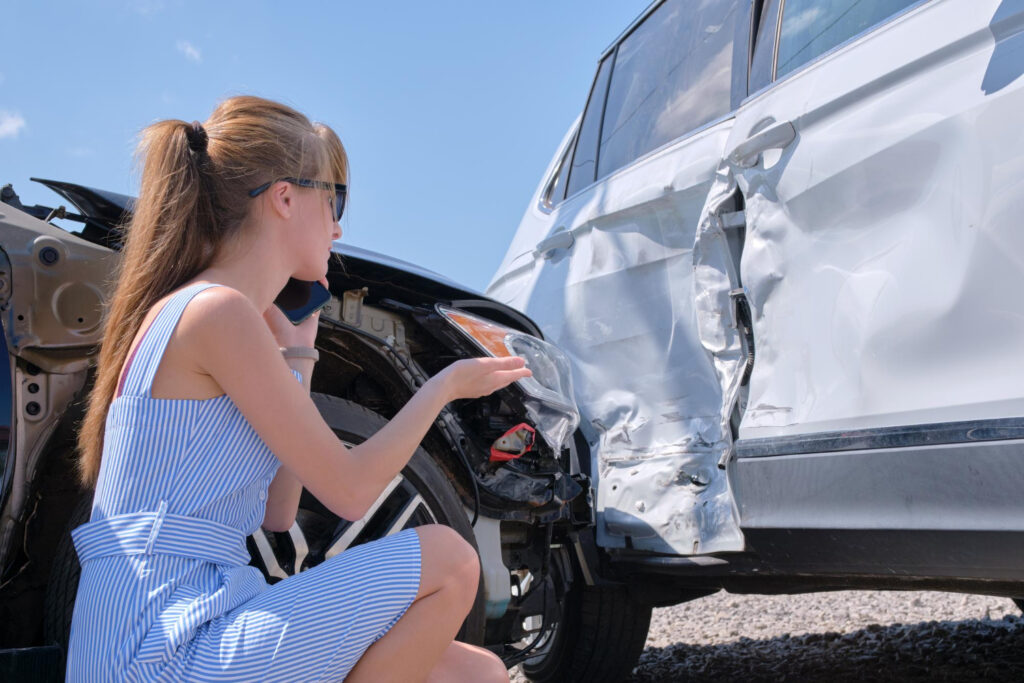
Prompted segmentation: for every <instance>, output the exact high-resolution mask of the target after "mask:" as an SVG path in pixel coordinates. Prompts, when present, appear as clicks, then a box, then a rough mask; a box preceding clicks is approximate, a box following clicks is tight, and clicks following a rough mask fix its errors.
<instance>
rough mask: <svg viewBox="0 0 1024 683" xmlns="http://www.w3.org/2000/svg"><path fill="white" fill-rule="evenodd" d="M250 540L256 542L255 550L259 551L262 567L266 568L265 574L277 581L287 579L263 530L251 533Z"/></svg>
mask: <svg viewBox="0 0 1024 683" xmlns="http://www.w3.org/2000/svg"><path fill="white" fill-rule="evenodd" d="M252 540H254V541H256V548H257V549H258V550H259V551H260V558H262V560H263V566H265V567H266V568H267V573H268V574H270V575H271V576H276V577H278V578H279V579H286V578H288V574H287V572H285V570H284V569H283V568H282V567H281V565H280V563H279V562H278V561H277V556H276V555H274V551H273V549H271V547H270V541H268V540H267V535H266V533H264V531H263V529H257V530H256V531H255V532H253V535H252Z"/></svg>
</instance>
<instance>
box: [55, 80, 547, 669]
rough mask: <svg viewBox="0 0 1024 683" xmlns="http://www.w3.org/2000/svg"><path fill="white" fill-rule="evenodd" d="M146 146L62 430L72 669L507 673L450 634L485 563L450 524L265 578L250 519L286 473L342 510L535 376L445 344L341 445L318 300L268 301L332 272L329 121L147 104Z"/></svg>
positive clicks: (266, 508) (286, 520) (294, 500)
mask: <svg viewBox="0 0 1024 683" xmlns="http://www.w3.org/2000/svg"><path fill="white" fill-rule="evenodd" d="M139 153H140V155H141V157H142V158H143V160H144V163H143V171H142V179H141V187H140V192H139V199H138V202H137V204H136V205H135V208H134V212H133V218H132V220H131V223H130V225H129V226H128V230H127V237H126V241H125V245H124V249H123V253H122V260H121V262H120V265H119V271H118V274H117V280H116V284H115V288H114V294H113V297H112V300H111V305H110V308H109V309H108V311H107V312H106V318H105V322H104V335H103V344H102V347H101V352H100V357H99V362H98V372H97V376H96V382H95V385H94V388H93V390H92V392H91V394H90V396H89V401H88V409H87V413H86V416H85V418H84V420H83V423H82V428H81V429H80V432H79V450H80V453H81V478H82V481H83V483H85V484H86V485H88V486H92V485H95V487H96V494H95V499H94V502H93V508H92V516H91V518H90V521H89V522H88V523H86V524H83V525H81V526H79V527H78V528H76V529H75V530H74V531H73V533H72V538H73V540H74V543H75V548H76V550H77V552H78V555H79V559H80V560H81V563H82V574H81V579H80V582H79V586H78V593H77V598H76V601H75V609H74V614H73V618H72V625H71V639H70V644H69V652H68V669H67V678H68V680H88V681H100V680H147V681H148V680H183V679H187V680H218V681H223V680H257V679H259V680H290V681H295V680H321V681H326V680H342V679H346V680H349V681H375V682H376V681H392V680H394V681H412V680H424V679H427V680H472V681H484V680H499V681H507V680H508V675H507V673H506V671H505V667H504V665H503V664H502V663H501V660H500V659H499V658H498V657H497V656H496V655H494V654H492V653H491V652H489V651H487V650H484V649H482V648H476V647H471V646H469V645H466V644H464V643H459V642H455V641H453V638H454V636H455V634H456V632H457V631H458V629H459V627H460V626H461V624H462V621H463V619H464V618H465V616H466V614H467V612H468V611H469V609H470V607H471V605H472V603H473V600H474V597H475V595H476V588H477V580H478V577H479V572H480V567H479V559H478V558H477V556H476V554H475V551H473V549H472V546H470V545H469V544H468V543H466V542H465V541H464V540H463V539H462V537H461V536H459V535H458V534H457V533H456V532H455V531H453V530H452V529H450V528H449V527H446V526H442V525H436V524H432V525H426V526H420V527H417V528H415V529H405V530H403V531H401V532H399V533H397V534H393V535H391V536H387V537H385V538H382V539H378V540H376V541H373V542H370V543H365V544H362V545H360V546H356V547H354V548H350V549H349V550H347V551H345V552H343V553H341V554H340V555H338V556H336V557H333V558H331V559H329V560H327V561H325V562H323V563H322V564H320V565H318V566H316V567H313V568H312V569H310V570H307V571H304V572H301V573H299V574H296V575H295V576H292V577H289V578H287V579H284V580H282V581H280V582H278V583H276V584H274V585H272V586H268V585H267V583H266V582H265V581H264V579H263V576H262V574H260V573H259V571H258V570H257V569H255V568H254V567H251V566H249V565H248V564H247V563H248V553H247V552H246V549H245V537H246V536H247V535H248V534H250V533H252V532H253V531H255V530H256V528H257V527H258V526H259V525H260V524H261V523H262V525H263V526H264V527H265V528H267V529H269V530H277V531H281V530H286V529H288V528H289V527H290V526H291V524H292V522H293V521H294V519H295V514H296V509H297V507H298V502H299V494H300V492H301V490H302V487H303V486H305V487H306V488H307V489H308V490H309V491H310V492H311V493H312V494H313V495H315V496H316V497H317V498H318V499H319V500H320V501H321V502H323V504H324V505H326V506H327V507H328V508H330V509H331V510H332V511H334V512H335V513H337V514H338V515H339V516H341V517H344V518H346V519H359V518H360V517H362V515H363V513H364V511H365V510H366V509H367V508H368V507H369V505H370V504H371V503H372V501H374V500H375V499H376V497H377V496H378V494H379V493H380V492H381V491H382V490H383V489H384V487H385V485H386V484H387V483H388V482H390V481H391V479H392V478H393V477H394V476H395V475H396V474H397V473H398V472H399V471H400V470H401V469H402V468H403V466H405V464H406V463H407V462H408V460H409V458H410V457H411V456H412V453H413V451H414V449H415V448H416V446H417V444H418V443H419V442H420V440H421V439H422V438H423V437H424V436H425V434H426V432H427V430H428V429H429V427H430V425H431V424H432V423H433V421H434V420H435V418H436V417H437V415H438V413H439V411H440V410H441V408H442V407H443V406H444V405H445V404H446V403H447V402H448V401H451V400H453V399H456V398H473V397H478V396H483V395H486V394H488V393H491V392H492V391H495V390H496V389H499V388H501V387H503V386H506V385H508V384H509V383H511V382H513V381H515V380H516V379H519V378H521V377H527V376H529V375H530V374H531V373H530V371H529V370H528V369H527V368H525V367H524V361H523V359H522V358H504V359H494V358H487V359H467V360H460V361H458V362H456V363H453V364H452V365H450V366H448V367H447V368H445V370H443V371H442V372H440V373H439V374H437V375H435V376H434V377H432V378H431V379H430V380H429V381H428V382H427V383H426V384H425V385H424V386H423V387H422V388H421V389H420V390H419V391H418V392H417V393H416V394H415V396H413V397H412V399H410V400H409V402H408V403H407V404H406V405H405V406H404V407H403V408H402V409H401V411H399V412H398V414H397V415H395V417H394V419H392V420H391V422H390V423H389V424H388V425H387V426H386V427H384V428H383V429H381V430H380V431H379V432H378V433H377V434H375V435H374V436H373V437H372V438H370V439H369V440H367V441H366V442H365V443H362V444H359V445H358V446H355V447H353V448H351V449H348V448H346V447H345V446H344V445H343V444H342V443H341V442H340V441H339V440H338V438H337V437H336V436H335V434H334V432H333V431H332V430H331V428H330V427H329V426H328V425H327V424H326V423H325V422H324V420H323V419H322V418H321V417H320V414H319V412H318V411H317V409H316V407H315V406H314V404H313V402H312V400H311V399H310V398H309V378H310V375H311V373H312V371H313V364H314V362H315V356H316V355H317V353H316V350H315V349H314V348H313V346H314V341H315V337H316V332H317V327H318V319H319V314H314V315H313V316H312V317H310V318H308V319H307V320H305V321H304V322H302V323H301V324H299V325H292V323H291V322H290V321H288V319H287V318H286V317H285V316H284V315H283V314H282V313H281V311H280V310H278V308H277V307H276V306H275V305H273V303H272V302H273V300H274V298H275V297H276V296H277V294H278V292H279V291H280V290H281V289H282V288H283V287H284V285H285V283H286V282H287V281H288V278H289V277H295V278H297V279H300V280H319V281H320V282H321V283H323V284H325V285H326V284H327V281H326V272H327V265H328V261H329V258H330V255H331V242H332V241H333V240H334V239H336V238H338V237H340V236H341V230H340V228H339V225H338V220H339V219H340V217H341V212H342V210H343V208H344V196H345V194H344V190H345V187H344V184H345V183H346V182H347V176H348V162H347V157H346V154H345V150H344V148H343V147H342V145H341V142H340V141H339V140H338V137H337V136H336V135H335V134H334V132H333V131H332V130H331V129H330V128H328V127H326V126H324V125H322V124H312V123H311V122H310V121H309V120H308V119H307V118H306V117H305V116H303V115H302V114H300V113H299V112H297V111H295V110H293V109H291V108H289V107H287V106H284V105H282V104H279V103H276V102H272V101H268V100H265V99H261V98H257V97H249V96H241V97H232V98H229V99H227V100H225V101H223V102H222V103H221V104H220V105H219V106H218V107H217V108H216V110H215V111H214V112H213V114H212V115H211V116H210V118H209V119H208V120H207V121H206V122H205V123H203V124H200V123H199V122H193V123H192V124H188V123H186V122H184V121H178V120H167V121H160V122H157V123H155V124H153V125H151V126H149V127H148V128H146V129H145V131H144V132H143V137H142V142H141V144H140V148H139ZM282 347H284V348H283V349H282ZM282 351H284V353H282ZM296 380H298V381H296ZM346 677H347V678H346Z"/></svg>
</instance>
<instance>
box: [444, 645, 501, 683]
mask: <svg viewBox="0 0 1024 683" xmlns="http://www.w3.org/2000/svg"><path fill="white" fill-rule="evenodd" d="M508 680H509V678H508V669H506V668H505V663H504V662H502V661H501V657H499V656H498V655H496V654H494V653H493V652H491V651H490V650H487V649H484V648H482V647H476V646H475V645H467V644H466V643H460V642H459V641H457V640H453V641H452V643H451V644H450V645H449V646H448V649H447V650H445V651H444V654H442V655H441V660H440V661H439V662H438V663H437V666H435V667H434V668H433V670H432V671H431V672H430V674H429V675H428V676H427V683H450V682H453V681H495V683H508Z"/></svg>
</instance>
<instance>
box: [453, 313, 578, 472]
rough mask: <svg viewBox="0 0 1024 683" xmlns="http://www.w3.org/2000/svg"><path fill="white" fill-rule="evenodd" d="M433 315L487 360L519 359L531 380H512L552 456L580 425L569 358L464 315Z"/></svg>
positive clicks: (535, 340) (534, 340) (550, 346)
mask: <svg viewBox="0 0 1024 683" xmlns="http://www.w3.org/2000/svg"><path fill="white" fill-rule="evenodd" d="M437 311H438V313H440V314H441V315H442V316H444V318H445V319H446V320H447V321H448V322H450V323H451V324H452V325H453V326H454V327H455V328H456V329H458V330H459V331H460V332H462V334H463V335H465V336H466V337H468V338H469V339H471V340H472V341H473V342H474V343H475V344H476V346H477V347H479V348H480V349H481V350H482V351H484V352H486V353H487V354H489V355H491V356H496V357H502V356H522V357H523V358H524V359H526V367H528V368H529V369H530V370H531V371H532V372H533V376H531V377H524V378H523V379H520V380H516V381H517V382H518V384H519V386H521V387H522V388H523V391H524V392H526V395H527V400H526V401H525V405H526V410H527V412H528V413H529V416H530V419H531V420H532V421H533V424H534V426H535V427H536V429H537V431H538V432H540V433H541V435H542V436H543V437H544V440H545V441H546V442H547V443H548V445H549V446H551V447H552V448H553V449H554V450H555V452H556V453H557V452H559V451H561V449H562V448H563V447H564V446H565V445H566V440H567V439H568V437H569V435H571V434H572V433H573V432H574V431H575V430H576V427H577V426H579V423H580V414H579V411H578V410H577V409H576V400H575V398H574V395H573V389H572V372H571V369H570V365H569V358H568V357H567V356H566V355H565V352H563V351H562V350H561V349H559V348H558V347H557V346H554V345H553V344H549V343H548V342H546V341H543V340H541V339H538V338H537V337H534V336H532V335H529V334H525V333H523V332H520V331H518V330H513V329H511V328H509V327H505V326H504V325H499V324H497V323H494V322H491V321H490V320H485V319H484V318H479V317H477V316H475V315H472V314H470V313H466V312H465V311H460V310H457V309H454V308H449V307H447V306H441V305H440V304H439V305H438V306H437Z"/></svg>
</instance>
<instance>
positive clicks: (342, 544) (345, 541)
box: [324, 474, 405, 560]
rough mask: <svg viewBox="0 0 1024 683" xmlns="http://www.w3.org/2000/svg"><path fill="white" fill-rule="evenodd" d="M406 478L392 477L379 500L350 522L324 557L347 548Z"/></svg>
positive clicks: (400, 476) (326, 557) (327, 557)
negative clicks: (360, 516)
mask: <svg viewBox="0 0 1024 683" xmlns="http://www.w3.org/2000/svg"><path fill="white" fill-rule="evenodd" d="M404 480H405V478H404V477H403V476H402V475H401V474H396V475H395V478H394V479H392V480H391V482H390V483H389V484H388V485H387V486H386V487H385V488H384V490H383V491H382V492H381V494H380V495H379V496H377V500H375V501H373V505H371V506H370V509H369V510H367V511H366V514H365V515H363V518H362V519H358V520H356V521H354V522H352V523H351V524H349V525H348V527H347V528H346V529H345V532H344V533H342V535H341V536H340V537H339V538H338V540H337V541H335V542H334V543H332V544H331V547H330V548H328V549H327V552H326V553H325V554H324V558H325V559H328V560H329V559H330V558H332V557H334V556H335V555H337V554H338V553H340V552H341V551H343V550H345V548H348V547H349V545H351V544H352V541H354V540H355V539H356V536H358V535H359V532H360V531H362V530H363V529H364V528H365V527H366V524H367V523H368V522H369V521H370V520H371V519H372V518H373V516H374V515H375V514H377V510H379V509H380V506H381V505H383V504H384V501H385V500H387V498H388V496H390V495H391V493H392V492H393V491H394V490H395V489H396V488H398V485H399V484H401V483H402V482H403V481H404Z"/></svg>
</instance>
